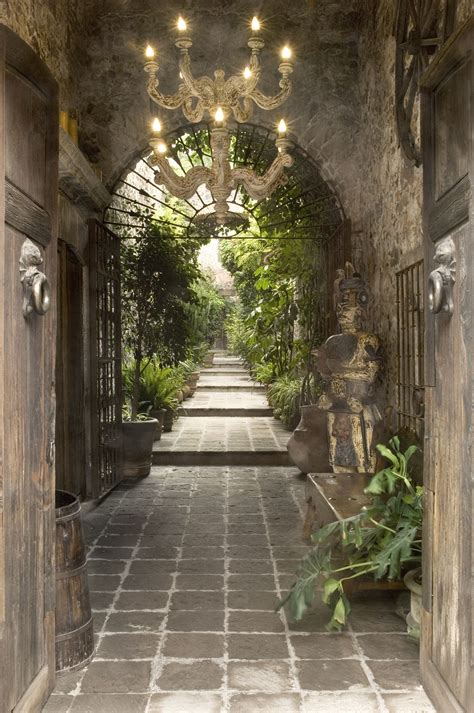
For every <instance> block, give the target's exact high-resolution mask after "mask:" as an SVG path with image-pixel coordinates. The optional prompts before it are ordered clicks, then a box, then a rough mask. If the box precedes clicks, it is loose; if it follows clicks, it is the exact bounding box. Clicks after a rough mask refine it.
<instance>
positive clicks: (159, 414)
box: [150, 408, 166, 441]
mask: <svg viewBox="0 0 474 713" xmlns="http://www.w3.org/2000/svg"><path fill="white" fill-rule="evenodd" d="M165 413H166V409H164V408H160V409H157V410H154V411H150V418H156V420H157V421H158V424H157V426H156V434H155V438H154V440H155V441H159V440H160V439H161V434H162V432H163V421H164V419H165Z"/></svg>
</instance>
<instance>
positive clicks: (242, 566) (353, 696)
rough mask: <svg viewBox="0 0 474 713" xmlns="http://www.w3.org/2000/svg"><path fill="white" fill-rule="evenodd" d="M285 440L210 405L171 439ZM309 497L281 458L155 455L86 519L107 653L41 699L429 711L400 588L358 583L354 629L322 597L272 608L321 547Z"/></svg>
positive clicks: (214, 712)
mask: <svg viewBox="0 0 474 713" xmlns="http://www.w3.org/2000/svg"><path fill="white" fill-rule="evenodd" d="M219 368H222V369H229V370H230V369H233V370H235V369H238V368H239V366H238V364H236V362H235V360H231V359H228V358H227V359H226V358H222V357H221V358H220V359H218V360H217V364H216V365H215V366H214V367H213V369H216V370H217V369H219ZM231 378H234V376H233V375H231ZM218 395H219V392H213V395H212V397H209V398H213V399H215V398H216V396H218ZM235 395H236V394H234V393H233V392H229V393H228V394H225V395H220V396H219V398H222V400H226V399H228V398H229V397H232V398H234V396H235ZM197 396H198V394H196V397H195V398H197ZM249 396H253V394H252V395H251V394H248V393H247V394H245V396H244V397H243V398H244V399H246V400H247V399H248V398H249ZM258 398H262V397H261V396H259V397H258ZM287 439H288V433H287V432H286V431H284V430H283V428H282V427H281V424H279V423H278V422H277V421H274V420H271V419H270V418H263V417H261V418H239V417H234V418H226V419H222V418H219V417H217V418H216V417H215V416H214V417H212V416H210V417H209V416H207V417H193V418H180V419H179V421H178V423H177V424H176V426H175V430H174V431H173V432H172V433H171V434H168V436H167V437H165V438H164V439H163V441H162V442H160V443H161V447H162V448H168V449H169V450H170V451H173V449H179V448H182V447H183V446H184V445H185V446H186V448H193V449H204V450H206V449H209V448H211V447H212V448H214V449H218V450H219V449H229V448H235V447H236V446H237V445H238V447H239V448H241V449H244V450H245V449H246V450H247V451H248V452H249V453H251V452H252V451H255V450H256V449H258V448H268V447H271V448H273V449H275V452H277V453H278V452H279V451H281V450H282V449H283V448H284V446H285V443H286V440H287ZM303 506H304V476H302V475H301V474H300V473H298V471H297V470H296V469H294V468H288V467H282V466H279V467H270V466H266V467H254V466H248V467H244V466H242V465H232V466H225V467H224V466H220V467H211V466H201V467H200V466H197V465H187V466H180V467H178V466H172V465H169V466H155V467H153V468H152V472H151V474H150V475H149V476H148V477H147V478H145V479H143V480H140V481H138V482H135V483H133V482H124V483H122V484H121V485H120V486H119V487H117V488H116V489H115V490H114V491H113V492H112V493H111V494H110V495H109V497H108V498H107V499H106V500H105V501H104V502H103V503H102V504H101V505H100V506H99V507H97V508H96V509H94V510H92V511H90V512H89V513H88V514H87V515H85V516H84V518H83V522H84V529H85V534H86V538H87V542H88V543H89V552H88V569H89V582H90V590H91V604H92V608H93V616H94V627H95V637H96V652H95V657H94V659H93V660H92V662H91V663H90V664H89V666H87V667H86V668H85V669H83V670H81V671H78V672H75V673H72V674H67V675H63V676H60V677H58V680H57V685H56V688H55V691H54V693H53V695H52V696H51V698H50V700H49V702H48V703H47V705H46V707H45V709H44V710H45V711H47V712H48V713H54V712H56V713H257V712H258V713H431V712H432V711H433V710H434V709H433V708H432V706H431V704H430V703H429V701H428V699H427V697H426V695H425V693H424V692H423V689H422V687H421V685H420V678H419V670H418V648H417V646H416V645H415V644H414V643H413V642H412V640H411V639H409V637H408V636H407V634H406V627H405V623H404V621H403V620H402V619H400V618H399V617H398V616H397V614H396V612H395V609H396V605H395V599H394V598H393V596H392V595H387V594H384V595H383V596H382V595H380V594H376V593H370V594H367V593H365V594H363V595H362V594H359V595H358V596H354V597H353V599H352V603H353V613H352V617H351V624H350V625H349V626H348V628H347V630H346V631H344V632H342V633H329V632H327V630H326V624H327V621H328V619H329V610H328V608H327V607H326V606H325V605H323V604H322V603H321V601H320V600H319V599H317V600H316V603H315V605H314V607H313V609H312V611H311V613H310V615H309V616H307V617H306V618H305V619H304V620H303V621H302V622H298V623H295V622H292V621H291V620H290V618H289V617H288V615H287V613H286V612H283V611H279V612H278V613H277V612H275V606H276V604H277V603H278V601H279V600H280V599H281V597H282V596H283V595H284V593H285V592H286V591H287V590H288V588H289V587H290V586H291V584H292V583H293V581H294V572H295V570H296V568H297V565H298V562H299V560H300V559H301V557H302V556H303V555H304V554H305V553H306V552H307V551H308V546H307V545H306V544H305V543H304V542H303V541H302V521H303Z"/></svg>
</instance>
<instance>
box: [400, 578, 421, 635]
mask: <svg viewBox="0 0 474 713" xmlns="http://www.w3.org/2000/svg"><path fill="white" fill-rule="evenodd" d="M403 581H404V582H405V586H406V587H407V589H409V590H410V611H409V612H408V614H407V619H406V621H407V631H408V633H409V635H410V636H412V637H413V638H414V639H419V638H420V622H421V591H422V590H421V568H418V569H411V570H410V571H409V572H407V573H406V575H405V576H404V577H403Z"/></svg>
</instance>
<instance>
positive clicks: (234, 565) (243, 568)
mask: <svg viewBox="0 0 474 713" xmlns="http://www.w3.org/2000/svg"><path fill="white" fill-rule="evenodd" d="M229 572H231V573H232V574H273V564H272V563H271V561H270V560H265V559H242V560H241V559H231V560H230V562H229Z"/></svg>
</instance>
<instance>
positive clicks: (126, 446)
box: [122, 418, 158, 478]
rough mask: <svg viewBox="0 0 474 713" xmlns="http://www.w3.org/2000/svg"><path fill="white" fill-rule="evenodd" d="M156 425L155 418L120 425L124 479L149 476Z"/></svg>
mask: <svg viewBox="0 0 474 713" xmlns="http://www.w3.org/2000/svg"><path fill="white" fill-rule="evenodd" d="M157 424H158V421H157V420H156V419H155V418H150V419H148V420H147V421H125V422H124V423H122V436H123V464H122V475H123V477H124V478H143V477H144V476H146V475H149V473H150V469H151V456H152V451H153V441H154V438H155V436H156V428H157Z"/></svg>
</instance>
